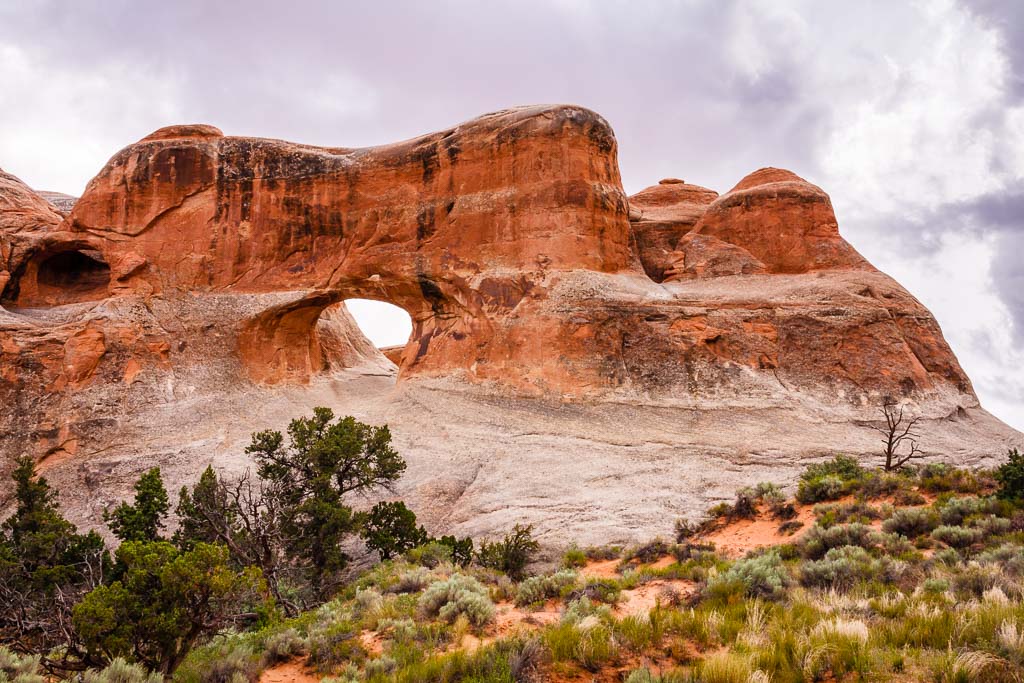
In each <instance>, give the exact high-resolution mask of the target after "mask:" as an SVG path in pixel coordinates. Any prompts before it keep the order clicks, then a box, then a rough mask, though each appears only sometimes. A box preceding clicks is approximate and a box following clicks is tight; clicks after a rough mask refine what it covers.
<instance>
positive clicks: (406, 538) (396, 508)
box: [359, 500, 428, 560]
mask: <svg viewBox="0 0 1024 683" xmlns="http://www.w3.org/2000/svg"><path fill="white" fill-rule="evenodd" d="M359 534H360V536H362V537H363V540H364V541H365V542H366V547H367V548H369V549H370V550H376V551H377V554H378V555H380V559H382V560H390V559H391V558H392V557H395V556H396V555H401V554H402V553H404V552H406V551H407V550H411V549H413V548H416V547H419V546H421V545H423V544H424V543H426V542H427V538H428V536H427V531H426V529H424V528H423V526H422V525H421V526H417V525H416V513H414V512H413V511H412V510H410V509H409V508H407V507H406V506H405V503H403V502H402V501H400V500H397V501H381V502H379V503H377V504H376V505H374V506H373V507H372V508H370V511H369V512H367V513H366V516H365V518H364V519H363V528H362V529H361V530H360V532H359Z"/></svg>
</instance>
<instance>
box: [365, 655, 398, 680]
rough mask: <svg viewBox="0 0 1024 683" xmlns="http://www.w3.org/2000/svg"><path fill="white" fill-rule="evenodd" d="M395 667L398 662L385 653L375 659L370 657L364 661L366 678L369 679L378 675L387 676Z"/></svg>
mask: <svg viewBox="0 0 1024 683" xmlns="http://www.w3.org/2000/svg"><path fill="white" fill-rule="evenodd" d="M397 668H398V662H396V661H395V660H394V659H392V658H391V657H388V656H387V655H382V656H380V657H378V658H377V659H371V660H370V661H368V662H367V663H366V667H365V672H366V678H367V679H371V678H375V677H380V676H387V675H389V674H391V673H392V672H393V671H394V670H395V669H397Z"/></svg>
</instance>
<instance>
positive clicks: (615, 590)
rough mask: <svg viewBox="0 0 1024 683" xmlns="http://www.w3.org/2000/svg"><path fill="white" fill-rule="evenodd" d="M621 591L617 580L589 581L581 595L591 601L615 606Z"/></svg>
mask: <svg viewBox="0 0 1024 683" xmlns="http://www.w3.org/2000/svg"><path fill="white" fill-rule="evenodd" d="M621 590H622V589H621V588H620V587H619V582H618V581H616V580H615V579H589V580H588V581H587V583H586V585H584V586H583V588H582V589H581V590H580V591H579V593H580V595H581V596H582V597H585V598H588V599H590V600H596V601H598V602H603V603H605V604H606V605H613V604H615V603H616V602H618V600H619V593H620V592H621Z"/></svg>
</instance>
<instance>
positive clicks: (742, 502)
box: [730, 488, 760, 519]
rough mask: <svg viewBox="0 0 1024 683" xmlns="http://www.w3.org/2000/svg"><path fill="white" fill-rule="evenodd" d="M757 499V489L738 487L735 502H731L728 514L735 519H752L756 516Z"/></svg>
mask: <svg viewBox="0 0 1024 683" xmlns="http://www.w3.org/2000/svg"><path fill="white" fill-rule="evenodd" d="M759 500H760V499H759V498H758V495H757V491H755V490H754V489H751V488H745V489H740V490H739V491H737V492H736V502H734V503H733V504H732V513H731V515H730V516H731V517H734V518H737V519H753V518H754V517H756V516H757V504H758V502H759Z"/></svg>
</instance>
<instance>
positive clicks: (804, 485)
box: [797, 456, 864, 503]
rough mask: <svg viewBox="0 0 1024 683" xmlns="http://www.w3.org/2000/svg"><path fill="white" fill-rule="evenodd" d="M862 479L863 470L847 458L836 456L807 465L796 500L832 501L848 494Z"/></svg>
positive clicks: (806, 501) (811, 501)
mask: <svg viewBox="0 0 1024 683" xmlns="http://www.w3.org/2000/svg"><path fill="white" fill-rule="evenodd" d="M863 478H864V468H862V467H861V466H860V464H859V463H857V461H856V460H854V459H853V458H850V457H849V456H836V457H835V458H833V459H831V460H828V461H825V462H823V463H815V464H813V465H809V466H808V467H807V469H806V470H804V473H803V474H801V475H800V484H799V486H798V488H797V500H798V501H800V502H801V503H820V502H821V501H833V500H836V499H837V498H840V497H841V496H843V495H844V494H846V493H849V492H850V490H852V489H853V488H854V487H856V486H857V485H858V484H859V483H860V482H861V481H862V480H863Z"/></svg>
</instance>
